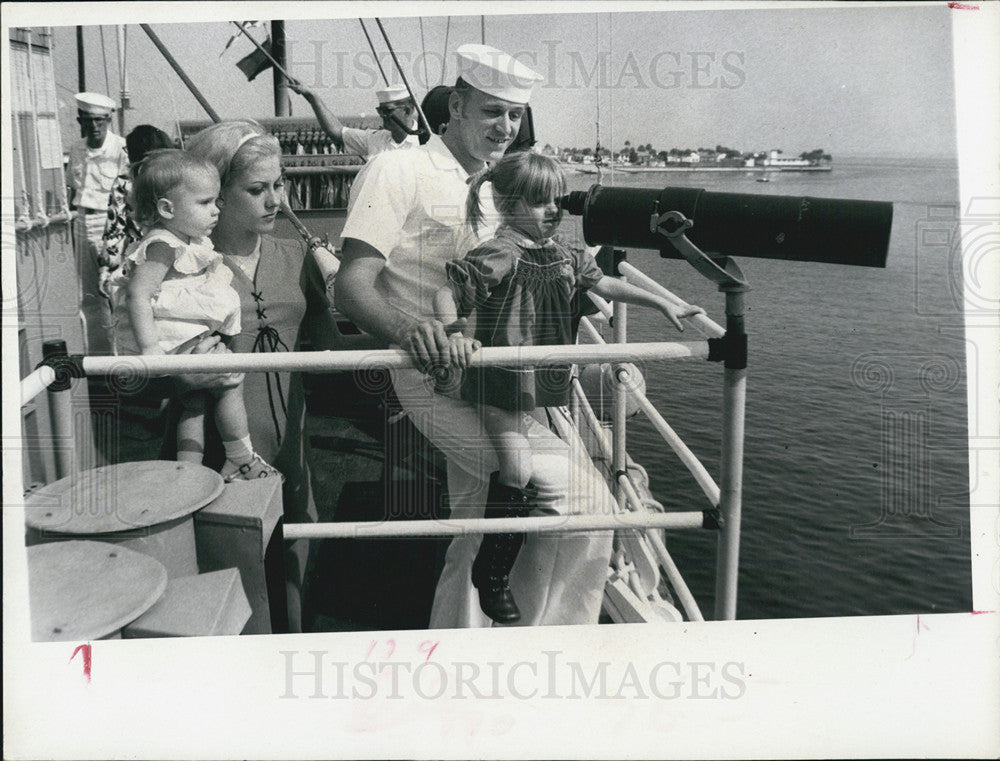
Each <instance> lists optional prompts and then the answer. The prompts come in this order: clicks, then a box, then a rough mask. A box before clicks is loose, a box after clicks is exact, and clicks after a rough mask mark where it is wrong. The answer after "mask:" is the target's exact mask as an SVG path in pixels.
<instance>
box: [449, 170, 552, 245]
mask: <svg viewBox="0 0 1000 761" xmlns="http://www.w3.org/2000/svg"><path fill="white" fill-rule="evenodd" d="M484 182H489V183H491V184H492V185H493V205H494V206H496V209H497V211H498V212H500V214H501V216H503V217H511V216H513V214H514V212H515V209H516V207H517V201H518V199H524V201H525V203H527V204H529V205H535V204H542V203H547V202H548V201H550V200H552V199H553V198H558V197H559V196H562V195H564V194H565V193H566V175H565V173H564V172H563V170H562V167H561V166H559V164H558V163H557V162H556V161H555V160H554V159H551V158H549V157H548V156H543V155H541V154H540V153H533V152H531V151H517V152H516V153H508V154H507V155H506V156H504V157H503V158H501V159H500V160H499V161H497V162H496V163H495V164H494V165H493V166H491V167H487V168H486V169H483V170H482V171H480V172H478V173H476V174H475V175H473V176H472V178H471V180H470V185H469V197H468V201H467V203H466V218H467V219H468V221H469V224H470V225H472V229H473V230H475V231H476V232H478V231H479V225H480V224H481V223H482V221H483V209H482V203H481V201H480V192H481V189H482V185H483V183H484Z"/></svg>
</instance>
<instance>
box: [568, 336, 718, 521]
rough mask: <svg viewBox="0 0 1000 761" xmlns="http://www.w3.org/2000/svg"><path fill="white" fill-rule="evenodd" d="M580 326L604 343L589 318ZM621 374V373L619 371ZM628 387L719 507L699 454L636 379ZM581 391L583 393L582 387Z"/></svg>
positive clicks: (709, 498) (669, 444) (716, 495)
mask: <svg viewBox="0 0 1000 761" xmlns="http://www.w3.org/2000/svg"><path fill="white" fill-rule="evenodd" d="M580 326H581V327H583V328H584V330H585V331H586V332H587V333H588V335H590V336H591V338H593V339H594V341H596V342H598V343H603V341H604V339H603V338H602V337H601V334H600V333H599V332H598V331H597V329H596V328H595V327H594V326H593V325H591V324H590V322H589V321H588V320H587V318H584V319H583V320H581V321H580ZM620 372H625V373H627V372H628V371H627V370H624V369H623V370H622V371H620ZM619 374H620V373H619ZM626 389H627V390H628V392H629V394H631V396H632V398H633V399H635V401H636V403H637V404H638V405H639V409H641V410H642V411H643V413H644V414H645V415H646V417H647V418H649V421H650V422H651V423H652V424H653V427H654V428H656V431H657V433H659V434H660V436H661V437H663V440H664V441H665V442H666V443H667V444H668V446H669V447H670V448H671V449H672V450H673V451H674V453H675V454H676V455H677V457H678V458H679V459H680V461H681V462H682V463H683V464H684V466H685V467H686V468H687V469H688V471H689V472H690V473H691V475H692V476H693V477H694V480H695V481H696V482H697V484H698V486H700V487H701V490H702V491H703V492H704V493H705V496H706V497H708V500H709V502H711V504H712V506H713V507H717V506H718V504H719V486H718V484H716V483H715V479H713V478H712V476H711V474H710V473H709V472H708V471H707V470H706V469H705V466H704V465H702V463H701V460H699V459H698V457H697V455H695V453H694V452H692V451H691V450H690V449H689V448H688V446H687V444H685V443H684V441H683V439H681V437H680V436H678V435H677V432H676V431H674V429H673V428H672V427H671V426H670V424H669V423H668V422H667V421H666V420H665V419H664V417H663V415H661V414H660V413H659V411H658V410H657V409H656V407H654V406H653V403H652V402H650V401H649V399H648V398H647V397H646V395H645V394H643V393H642V392H641V391H640V390H639V388H638V386H637V385H636V383H635V381H633V380H631V379H630V380H629V382H628V383H626ZM579 393H581V394H582V393H583V390H582V389H580V390H579Z"/></svg>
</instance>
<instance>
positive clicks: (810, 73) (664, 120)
mask: <svg viewBox="0 0 1000 761" xmlns="http://www.w3.org/2000/svg"><path fill="white" fill-rule="evenodd" d="M116 7H117V9H119V10H117V12H116V10H115V7H114V6H113V7H112V9H111V10H105V11H104V15H103V16H101V17H100V18H99V19H98V18H97V16H96V15H95V14H91V15H90V16H87V17H84V18H85V19H87V20H89V19H90V18H94V19H95V20H99V21H100V23H102V24H105V26H104V27H103V45H102V39H101V27H100V26H97V25H90V26H88V27H86V29H85V36H84V49H85V52H86V57H87V65H86V78H87V87H88V89H91V90H105V89H107V90H108V91H109V92H110V94H112V95H113V96H114V97H117V94H118V91H119V90H120V84H119V79H118V66H117V43H116V35H115V29H114V26H112V25H111V24H114V23H115V22H116V21H117V22H121V21H126V20H128V21H132V22H138V21H142V20H143V19H148V20H150V22H151V26H152V27H153V29H154V30H155V31H156V33H157V34H158V35H159V36H160V37H161V39H162V40H163V41H164V43H165V44H166V45H167V47H168V48H169V49H170V51H171V52H172V53H173V55H174V56H175V57H176V58H177V60H178V61H179V63H180V64H181V66H182V67H183V68H184V69H185V71H186V72H187V73H188V75H189V76H190V77H191V78H192V79H193V80H194V82H195V84H196V85H197V86H198V87H199V89H201V91H202V92H203V93H204V95H205V96H206V98H207V99H208V100H209V101H210V102H211V103H212V105H213V106H214V107H215V109H216V110H217V111H218V112H219V113H220V114H222V115H223V117H238V116H252V117H260V116H268V115H272V114H273V100H272V96H271V76H270V73H269V72H267V73H265V74H262V75H260V76H259V77H257V79H256V80H255V81H253V82H247V80H246V79H245V77H244V76H243V75H242V74H241V73H240V71H239V70H238V69H237V68H236V65H235V63H236V61H237V60H239V58H241V57H242V56H243V55H245V54H246V53H248V52H250V51H251V50H252V49H253V48H252V45H251V44H250V43H249V41H247V40H245V39H238V40H236V41H235V42H233V44H232V46H231V47H230V48H229V50H228V51H226V52H225V53H223V49H224V48H225V45H226V42H227V40H229V38H230V37H231V35H232V33H233V32H234V31H235V27H234V26H232V25H231V24H229V23H227V21H228V20H229V17H230V16H232V17H233V18H234V19H235V18H236V16H235V15H233V14H235V13H238V12H241V11H242V12H244V13H246V12H247V11H244V10H243V8H242V7H240V6H228V7H226V6H221V8H224V9H225V11H228V15H227V13H226V12H225V11H223V10H220V9H218V8H215V9H212V11H213V12H214V13H215V17H216V18H217V19H218V20H215V21H209V22H202V23H183V24H180V23H169V22H172V21H173V20H174V19H176V18H177V17H178V16H184V15H186V14H184V13H173V14H165V13H164V12H162V11H161V12H159V13H158V14H157V15H156V16H155V18H154V16H151V15H150V11H143V12H140V13H139V15H136V13H135V12H134V11H131V15H130V16H126V15H125V14H126V13H127V12H130V11H126V9H127V8H128V6H126V5H124V4H123V5H118V6H116ZM161 7H162V6H161ZM196 7H201V8H206V7H208V6H207V5H201V6H196ZM512 7H513V6H512V5H511V4H507V5H503V4H500V3H491V4H489V5H485V6H479V7H477V6H476V5H474V4H468V3H462V4H461V5H459V4H449V5H443V4H440V3H438V4H435V5H433V6H426V5H417V4H413V3H410V4H400V3H388V2H386V3H378V4H374V5H373V4H367V5H362V4H349V5H348V6H344V5H332V6H331V5H329V4H315V5H314V4H309V3H297V4H287V5H281V4H273V5H269V6H268V8H274V9H275V10H278V9H280V11H281V13H282V15H283V17H284V18H285V19H286V36H287V39H288V41H289V47H290V53H289V65H290V70H291V73H292V75H293V76H296V77H299V78H300V79H302V80H303V81H305V82H306V83H308V84H310V85H313V86H315V88H316V89H317V90H318V92H319V93H320V94H321V96H322V97H323V98H324V100H326V101H327V103H328V104H329V105H330V107H331V108H332V109H333V111H334V112H335V113H337V114H359V113H369V114H370V113H372V112H373V110H374V106H375V98H374V95H373V92H372V90H373V89H375V88H376V87H378V86H380V78H379V75H378V71H377V68H376V66H375V65H374V60H373V56H372V54H371V52H370V49H369V46H368V43H367V41H366V39H365V36H364V33H363V31H362V28H361V24H360V23H359V21H358V18H357V17H355V16H349V17H346V18H331V16H332V15H333V14H340V15H344V14H350V13H354V14H362V13H364V12H365V11H367V14H366V25H367V27H368V31H369V34H370V35H371V36H372V38H373V41H374V43H375V47H376V49H377V50H378V51H379V52H380V54H381V55H382V57H383V58H382V60H383V66H384V67H385V68H386V70H387V72H388V73H389V74H391V75H393V76H394V77H395V75H394V73H393V70H392V66H391V62H390V60H389V58H388V55H387V53H386V50H387V48H386V45H385V42H384V41H383V40H382V38H381V35H380V33H379V30H378V27H377V26H376V24H375V23H374V21H373V20H372V18H373V16H374V15H375V14H376V13H377V14H380V16H381V18H382V19H383V23H384V26H385V29H386V32H387V34H388V36H389V39H390V41H391V42H392V44H393V48H394V49H395V50H396V52H397V54H398V56H399V57H400V59H401V61H402V63H403V68H404V72H405V73H406V75H407V78H408V79H409V80H410V82H411V85H413V86H414V87H415V89H416V90H417V93H418V95H420V96H422V95H423V93H424V92H425V91H426V88H427V82H428V81H429V83H430V85H431V86H433V85H436V84H439V83H440V82H441V81H442V63H443V62H444V67H445V70H444V78H445V81H446V82H447V83H449V84H450V83H451V82H452V80H453V78H454V71H455V65H454V51H455V48H456V47H457V46H458V45H460V44H462V43H464V42H479V41H480V37H481V34H482V28H483V27H485V38H486V42H487V44H491V45H494V46H496V47H499V48H501V49H504V50H506V51H507V52H510V53H516V54H518V56H519V58H520V59H521V60H522V61H523V62H525V63H527V64H528V65H530V66H532V68H534V69H535V70H536V71H538V72H539V73H540V74H542V75H543V76H544V77H545V79H544V81H543V82H542V84H541V86H539V87H537V88H536V90H535V93H534V95H533V98H532V108H533V114H534V123H535V130H536V134H537V136H538V138H539V142H540V144H542V145H544V144H545V143H549V144H551V145H553V146H577V147H585V146H591V147H592V146H593V145H594V144H595V142H596V139H597V129H598V128H597V126H596V125H597V124H598V122H599V123H600V136H601V143H602V145H604V146H606V147H613V148H615V149H616V150H617V149H620V148H621V147H622V146H623V145H624V143H625V141H630V142H631V143H632V144H633V145H636V144H642V145H645V144H648V143H649V144H652V145H653V147H654V148H655V149H656V150H664V149H669V148H672V147H677V148H699V147H703V146H704V147H715V146H716V145H717V144H722V145H724V146H727V147H731V148H737V149H740V150H743V151H750V150H754V151H756V150H769V149H772V148H779V149H782V150H783V151H784V152H785V153H789V154H798V153H800V152H802V151H807V150H813V149H815V148H823V149H824V150H826V151H827V152H828V153H831V154H833V156H834V158H835V159H836V157H837V156H844V155H847V156H855V155H867V156H871V155H887V156H920V157H931V156H933V157H949V156H953V155H954V154H955V130H956V128H955V116H954V82H953V69H952V51H951V29H950V20H949V19H950V16H949V9H948V8H947V7H946V6H945V5H944V4H943V3H942V4H922V5H916V6H914V5H896V6H893V7H858V6H856V5H855V6H852V7H807V8H779V7H776V6H774V5H772V6H771V7H765V8H763V9H759V8H745V9H744V8H737V9H728V10H702V9H700V8H699V9H696V10H679V11H668V10H665V9H666V8H670V7H672V6H670V5H668V4H662V3H661V4H657V5H656V6H655V7H656V8H657V10H656V11H642V12H636V11H629V12H614V13H607V12H605V13H542V14H533V13H532V14H529V13H524V12H520V13H518V14H511V13H506V14H501V15H494V13H489V14H486V15H480V14H479V13H478V12H477V13H472V14H470V13H469V10H470V9H472V10H476V11H479V10H480V9H484V10H492V11H496V10H497V9H498V8H499V9H510V8H512ZM532 7H538V6H529V5H527V4H525V5H521V4H518V5H517V6H516V10H518V11H523V10H526V9H530V8H532ZM581 7H582V8H587V7H588V4H581V3H573V4H568V5H562V6H560V5H557V4H554V3H547V4H545V6H544V8H545V9H546V10H548V9H552V8H560V9H561V8H567V9H579V8H581ZM643 7H647V6H643ZM648 7H653V6H648ZM237 8H240V10H239V11H238V10H236V9H237ZM458 11H462V13H463V15H452V16H447V15H446V14H447V13H455V14H457V13H458ZM415 12H422V13H423V14H424V15H423V16H415V15H412V14H414V13H415ZM399 14H411V15H403V16H400V15H399ZM274 15H277V14H274ZM193 17H194V15H193V14H192V18H193ZM321 17H322V19H321V20H317V19H320V18H321ZM63 19H65V16H63V15H61V14H60V15H59V17H53V18H52V21H51V23H56V22H58V21H61V20H63ZM164 19H167V21H166V22H165V21H164ZM449 19H450V21H449ZM239 20H245V18H241V19H239ZM253 33H254V34H255V36H256V37H257V38H258V39H262V38H263V36H264V30H263V29H262V28H258V29H255V30H253ZM54 40H55V54H56V80H57V83H58V91H59V95H60V100H61V101H62V102H63V104H64V106H65V108H67V109H71V108H72V93H73V92H74V91H75V90H76V86H77V64H76V35H75V29H74V27H72V26H63V27H57V28H56V29H55V38H54ZM446 43H447V48H446ZM446 50H447V57H445V55H444V54H445V51H446ZM126 51H127V68H128V80H129V90H130V93H131V99H132V105H133V107H134V110H131V111H129V112H127V114H126V126H127V128H131V127H132V126H134V125H135V124H139V123H143V122H149V123H153V124H156V125H157V126H160V127H163V128H165V129H168V131H170V132H173V131H174V130H173V129H169V127H170V125H172V124H173V122H174V120H175V118H179V119H181V120H184V119H199V118H207V117H205V114H204V112H203V111H202V109H201V108H200V106H199V105H198V104H197V102H196V100H195V99H194V98H193V97H192V96H191V95H190V94H189V93H188V92H187V90H186V88H185V87H184V85H183V84H182V83H181V81H180V80H179V79H178V77H177V76H176V75H175V74H174V72H173V71H172V70H171V69H170V68H169V66H168V65H167V63H166V62H165V60H164V59H163V58H162V56H161V55H160V53H159V52H158V51H157V50H156V49H155V48H154V47H153V45H152V44H151V42H150V41H149V39H148V38H147V37H146V35H145V34H144V32H143V31H142V30H141V29H140V28H139V26H138V25H137V24H135V23H133V24H130V25H128V27H127V43H126ZM317 60H318V61H319V62H320V66H319V67H317V65H316V62H317ZM105 61H106V65H105ZM394 81H399V80H398V78H396V79H394ZM109 85H110V86H109ZM292 108H293V114H295V115H308V114H309V113H310V112H309V108H308V105H307V104H306V103H305V101H304V100H303V99H302V98H300V97H299V96H297V95H294V94H293V96H292ZM63 123H64V124H65V123H71V119H63Z"/></svg>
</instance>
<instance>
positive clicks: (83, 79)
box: [76, 26, 87, 92]
mask: <svg viewBox="0 0 1000 761" xmlns="http://www.w3.org/2000/svg"><path fill="white" fill-rule="evenodd" d="M76 87H77V90H76V91H77V92H86V91H87V67H86V64H85V63H84V57H83V27H82V26H78V27H77V28H76Z"/></svg>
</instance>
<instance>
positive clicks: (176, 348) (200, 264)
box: [110, 149, 282, 481]
mask: <svg viewBox="0 0 1000 761" xmlns="http://www.w3.org/2000/svg"><path fill="white" fill-rule="evenodd" d="M218 197H219V174H218V171H217V170H216V169H215V167H214V166H213V165H212V164H210V163H208V162H207V161H204V160H202V159H199V158H196V157H195V156H193V155H191V154H190V153H187V152H186V151H182V150H176V149H164V150H157V151H152V152H151V153H150V154H149V155H148V156H147V157H146V158H145V159H143V161H142V162H140V163H139V164H138V166H137V167H136V168H135V170H134V172H133V184H132V199H131V200H132V208H133V209H134V213H135V216H136V220H137V221H138V223H139V224H140V225H141V227H142V228H143V229H145V230H146V231H147V232H146V234H145V235H144V236H143V238H142V240H140V241H139V242H138V243H136V244H133V245H132V246H131V247H130V248H129V249H128V251H127V252H126V255H125V262H124V264H123V266H122V268H121V269H120V270H118V272H117V273H115V275H113V276H112V279H111V288H110V291H111V295H112V305H113V309H114V318H115V320H114V322H115V336H114V337H115V351H116V353H119V354H143V355H155V354H183V353H187V352H190V351H191V349H193V348H194V346H195V345H197V344H198V342H199V341H201V340H202V339H203V338H205V337H206V336H209V335H211V334H213V333H218V334H220V335H221V336H222V337H223V340H226V339H227V338H228V337H232V336H234V335H237V334H238V333H239V332H240V298H239V294H237V293H236V291H235V290H234V289H233V288H232V286H231V285H230V281H231V280H232V276H233V273H232V271H231V270H230V269H229V268H228V267H227V266H226V265H225V264H224V263H223V261H222V254H220V253H219V252H217V251H216V250H215V249H214V248H213V247H212V241H211V240H210V239H209V237H208V236H209V234H210V233H211V232H212V230H213V229H214V227H215V224H216V222H217V221H218V219H219V207H218V206H217V205H216V201H217V199H218ZM209 395H211V396H214V399H215V410H214V413H215V424H216V426H217V427H218V429H219V433H220V434H221V437H222V443H223V447H224V448H225V452H226V462H225V464H224V465H223V468H222V476H223V477H224V478H225V479H226V481H233V480H240V479H242V480H249V479H253V478H266V477H278V478H281V477H282V476H281V474H280V473H279V472H278V471H277V470H275V469H274V468H273V467H272V466H271V465H269V464H268V463H266V462H264V460H263V459H262V458H261V457H260V455H258V454H256V453H255V452H254V451H253V446H252V444H251V442H250V431H249V427H248V425H247V413H246V408H245V407H244V405H243V387H242V384H240V385H237V386H234V387H231V388H223V389H210V390H198V391H193V392H189V393H187V394H185V395H184V396H183V398H182V402H183V405H182V406H183V408H184V409H183V412H182V415H181V420H180V423H179V425H178V434H177V435H178V441H177V449H178V455H177V457H178V459H180V460H189V461H192V460H193V461H197V462H200V461H201V455H202V451H203V449H204V413H205V410H206V407H207V402H208V399H209Z"/></svg>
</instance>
